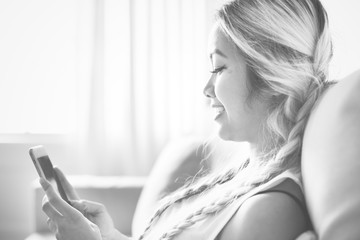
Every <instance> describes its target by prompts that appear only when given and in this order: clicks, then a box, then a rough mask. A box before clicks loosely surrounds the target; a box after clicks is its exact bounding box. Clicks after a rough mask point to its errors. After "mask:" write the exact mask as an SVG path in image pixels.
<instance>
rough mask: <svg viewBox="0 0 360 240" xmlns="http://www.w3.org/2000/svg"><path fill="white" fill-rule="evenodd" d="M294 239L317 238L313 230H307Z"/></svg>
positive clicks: (312, 239)
mask: <svg viewBox="0 0 360 240" xmlns="http://www.w3.org/2000/svg"><path fill="white" fill-rule="evenodd" d="M295 240H317V237H316V235H315V232H313V231H307V232H304V233H303V234H301V235H300V236H299V237H298V238H296V239H295Z"/></svg>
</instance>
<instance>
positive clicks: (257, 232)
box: [220, 192, 306, 240]
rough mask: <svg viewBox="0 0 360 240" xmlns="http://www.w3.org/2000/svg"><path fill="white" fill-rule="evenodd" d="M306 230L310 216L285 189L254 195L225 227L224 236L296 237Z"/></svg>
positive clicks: (230, 237) (227, 238) (276, 238)
mask: <svg viewBox="0 0 360 240" xmlns="http://www.w3.org/2000/svg"><path fill="white" fill-rule="evenodd" d="M305 230H306V216H305V214H304V213H303V211H302V209H301V207H300V206H299V204H298V203H297V202H295V200H294V199H292V198H291V197H290V196H288V195H287V194H284V193H281V192H269V193H263V194H258V195H255V196H252V197H251V198H249V199H248V200H246V201H245V202H244V204H243V205H242V206H241V207H240V208H239V210H238V211H237V212H236V214H235V215H234V216H233V218H232V219H231V220H230V221H229V222H228V224H227V225H226V226H225V228H224V229H223V231H222V233H221V235H220V239H221V240H222V239H224V240H225V239H226V240H235V239H236V240H238V239H248V240H251V239H267V240H272V239H274V240H281V239H286V240H288V239H295V238H296V237H297V236H299V235H300V233H302V232H304V231H305Z"/></svg>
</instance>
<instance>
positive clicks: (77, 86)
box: [0, 0, 360, 240]
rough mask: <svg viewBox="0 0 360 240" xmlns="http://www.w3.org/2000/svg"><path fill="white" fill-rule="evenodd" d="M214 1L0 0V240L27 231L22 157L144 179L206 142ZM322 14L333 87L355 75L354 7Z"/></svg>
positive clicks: (334, 5)
mask: <svg viewBox="0 0 360 240" xmlns="http://www.w3.org/2000/svg"><path fill="white" fill-rule="evenodd" d="M222 2H224V1H223V0H196V1H194V0H61V1H58V0H51V1H49V0H31V1H29V0H0V34H1V35H0V69H1V70H0V111H1V115H0V189H1V194H0V203H1V204H0V213H1V215H0V239H1V240H3V239H4V240H5V239H9V240H13V239H24V238H25V237H26V236H27V235H29V234H30V233H31V231H32V229H33V222H32V221H33V219H32V211H33V210H32V207H33V204H34V203H33V202H32V201H33V199H32V192H31V185H32V184H33V181H34V180H35V179H37V174H36V171H35V169H34V166H33V165H32V163H31V160H30V158H29V155H28V148H29V147H31V146H34V145H38V144H42V145H44V146H45V147H46V149H47V151H48V153H49V155H50V157H51V159H52V161H53V163H55V164H56V165H58V166H60V167H61V168H62V169H63V171H64V172H65V173H67V174H71V175H81V174H88V175H98V176H113V175H116V176H123V175H124V176H134V175H135V176H146V175H147V174H148V173H149V171H150V169H151V167H152V166H153V163H154V161H155V160H156V157H157V156H158V154H159V152H160V151H161V149H162V148H163V147H164V146H165V145H166V144H167V143H169V142H171V141H174V140H175V139H179V138H183V137H187V136H198V137H201V138H208V137H209V136H210V135H211V134H212V133H213V123H212V117H211V114H210V113H209V110H208V109H207V101H206V99H205V97H204V96H203V94H202V88H203V86H204V84H205V83H206V80H207V78H208V77H209V76H210V74H209V70H210V63H209V60H208V56H207V37H208V33H209V29H210V28H211V22H212V20H213V14H214V12H215V10H216V9H217V8H218V6H219V5H221V3H222ZM323 4H324V5H325V8H326V9H327V11H328V14H329V18H330V28H331V31H332V35H333V39H334V50H335V54H334V59H333V61H332V65H331V78H333V79H340V78H342V77H344V76H346V75H348V74H350V73H351V72H353V71H355V70H357V69H358V68H359V66H360V44H359V43H360V31H359V27H358V25H359V23H360V15H359V10H360V3H359V2H358V1H357V0H346V1H337V0H323ZM38 204H39V205H40V204H41V203H38Z"/></svg>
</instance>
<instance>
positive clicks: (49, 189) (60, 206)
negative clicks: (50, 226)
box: [40, 178, 72, 218]
mask: <svg viewBox="0 0 360 240" xmlns="http://www.w3.org/2000/svg"><path fill="white" fill-rule="evenodd" d="M40 184H41V186H42V188H43V189H44V191H45V194H46V196H47V198H48V202H49V203H50V204H47V205H50V206H46V209H47V210H48V209H49V211H51V208H50V207H52V208H55V209H56V210H57V211H59V212H60V214H61V215H63V216H66V215H69V213H70V212H71V210H72V207H70V206H69V204H67V203H66V202H65V201H64V200H63V199H62V198H60V196H59V195H58V194H57V193H56V192H55V190H54V188H53V186H52V185H51V184H50V183H49V182H48V181H46V180H45V179H44V178H40ZM51 213H53V212H52V211H51V212H50V214H51ZM49 217H50V216H49ZM50 218H51V217H50Z"/></svg>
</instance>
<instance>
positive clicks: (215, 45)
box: [208, 25, 237, 58]
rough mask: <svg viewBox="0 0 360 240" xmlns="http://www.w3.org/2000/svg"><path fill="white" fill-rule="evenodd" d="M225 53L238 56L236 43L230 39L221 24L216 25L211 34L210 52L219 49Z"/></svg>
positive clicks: (233, 56)
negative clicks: (220, 26)
mask: <svg viewBox="0 0 360 240" xmlns="http://www.w3.org/2000/svg"><path fill="white" fill-rule="evenodd" d="M216 50H218V51H220V52H222V53H224V54H225V55H226V56H227V57H231V58H236V55H237V51H236V50H237V49H236V47H235V44H234V43H233V42H232V41H230V40H229V39H228V38H227V37H226V36H225V34H224V33H223V31H222V30H221V29H220V28H219V26H217V25H215V26H214V27H213V28H212V30H211V32H210V35H209V42H208V53H209V55H210V56H211V54H214V53H216V52H217V51H216Z"/></svg>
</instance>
